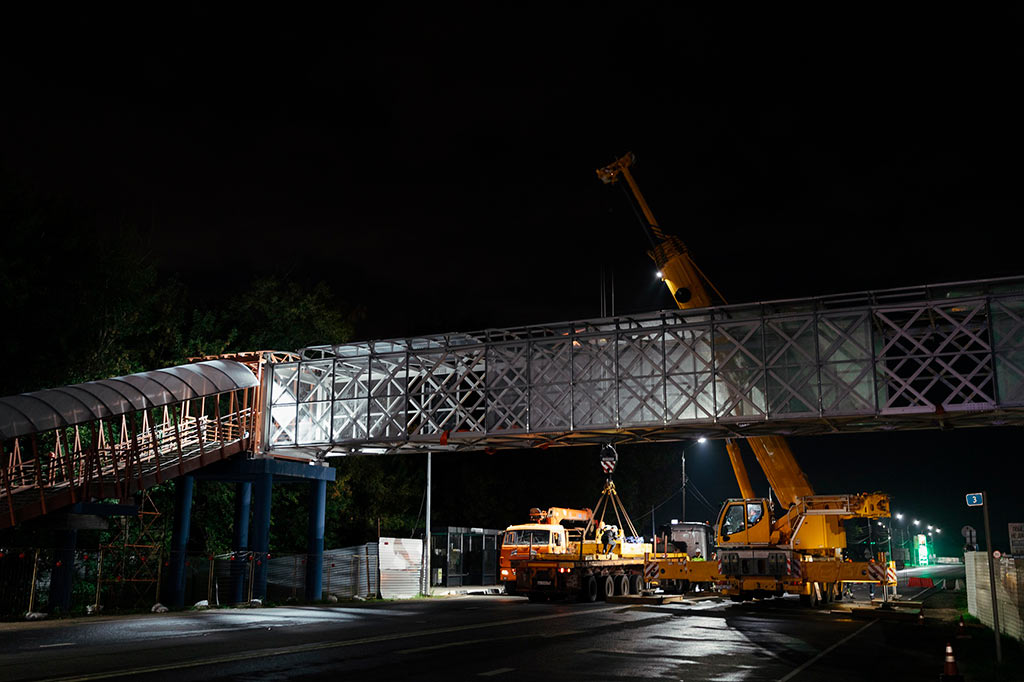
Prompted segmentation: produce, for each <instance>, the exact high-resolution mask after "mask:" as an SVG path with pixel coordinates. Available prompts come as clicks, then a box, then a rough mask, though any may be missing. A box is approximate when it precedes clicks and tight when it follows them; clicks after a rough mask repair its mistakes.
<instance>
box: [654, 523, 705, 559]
mask: <svg viewBox="0 0 1024 682" xmlns="http://www.w3.org/2000/svg"><path fill="white" fill-rule="evenodd" d="M658 538H659V542H660V548H661V549H659V551H662V550H664V551H667V552H673V553H678V554H685V555H687V557H690V558H692V557H695V556H698V554H697V552H698V551H699V552H700V555H699V556H701V557H702V558H704V559H710V558H711V555H712V554H714V553H715V532H714V530H713V529H712V528H711V526H709V525H708V524H706V523H701V522H698V521H673V522H672V523H666V524H664V525H663V526H661V527H660V528H659V529H658Z"/></svg>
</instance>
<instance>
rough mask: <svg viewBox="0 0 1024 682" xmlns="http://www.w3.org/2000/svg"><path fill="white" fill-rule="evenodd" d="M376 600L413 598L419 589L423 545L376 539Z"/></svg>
mask: <svg viewBox="0 0 1024 682" xmlns="http://www.w3.org/2000/svg"><path fill="white" fill-rule="evenodd" d="M377 551H378V557H379V558H380V596H381V598H382V599H407V598H409V597H415V596H416V595H418V594H419V593H420V592H421V591H422V588H423V541H422V540H414V539H409V538H380V540H378V542H377Z"/></svg>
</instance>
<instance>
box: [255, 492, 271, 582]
mask: <svg viewBox="0 0 1024 682" xmlns="http://www.w3.org/2000/svg"><path fill="white" fill-rule="evenodd" d="M273 491H274V474H272V473H270V472H266V473H261V474H258V475H257V476H256V480H255V481H254V483H253V497H255V500H254V502H255V508H254V511H253V516H252V524H253V529H252V535H253V542H252V549H253V553H254V554H255V556H254V557H253V563H254V564H255V566H253V579H252V580H253V586H252V596H253V597H254V598H255V599H266V598H267V553H268V552H269V551H270V500H271V495H272V494H273Z"/></svg>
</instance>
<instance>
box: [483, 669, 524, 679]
mask: <svg viewBox="0 0 1024 682" xmlns="http://www.w3.org/2000/svg"><path fill="white" fill-rule="evenodd" d="M513 670H515V668H495V669H494V670H488V671H487V672H485V673H478V674H477V677H494V676H495V675H502V674H504V673H510V672H512V671H513Z"/></svg>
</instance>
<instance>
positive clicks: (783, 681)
mask: <svg viewBox="0 0 1024 682" xmlns="http://www.w3.org/2000/svg"><path fill="white" fill-rule="evenodd" d="M877 622H878V619H877V618H876V619H875V620H873V621H871V622H869V623H868V624H867V625H865V626H864V627H862V628H860V629H859V630H857V631H856V632H852V633H850V634H848V635H847V636H846V637H843V638H842V639H841V640H839V641H838V642H836V643H835V644H833V645H832V646H830V647H829V648H827V649H825V650H824V651H822V652H821V653H820V654H818V655H817V656H815V657H814V658H812V659H811V660H809V661H807V662H806V663H804V664H803V665H802V666H800V667H799V668H797V669H796V670H793V671H792V672H790V673H789V674H788V675H786V676H785V677H780V678H779V682H786V681H787V680H791V679H793V678H794V677H796V676H797V675H799V674H800V673H801V672H803V671H804V670H806V669H807V668H810V667H811V666H812V665H814V663H815V662H817V661H818V660H819V659H820V658H822V657H823V656H825V655H826V654H828V653H829V652H830V651H832V650H833V649H836V648H838V647H840V646H842V645H843V644H845V643H846V642H848V641H850V640H851V639H853V638H854V637H856V636H857V635H859V634H860V633H862V632H864V631H865V630H867V629H868V628H869V627H871V626H872V625H874V624H875V623H877Z"/></svg>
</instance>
